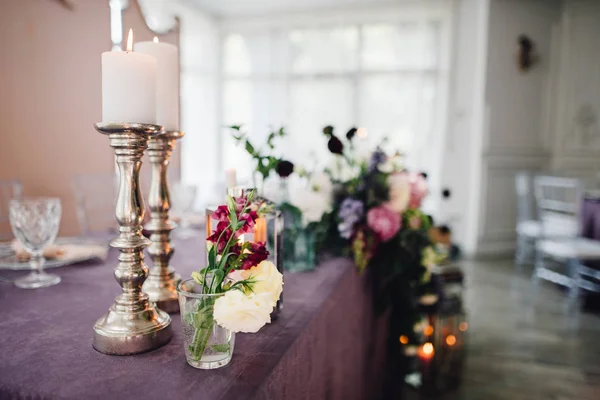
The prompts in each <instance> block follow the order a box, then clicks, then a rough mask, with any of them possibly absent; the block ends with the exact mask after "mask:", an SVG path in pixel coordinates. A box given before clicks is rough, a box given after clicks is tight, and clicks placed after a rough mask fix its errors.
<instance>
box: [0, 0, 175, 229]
mask: <svg viewBox="0 0 600 400" xmlns="http://www.w3.org/2000/svg"><path fill="white" fill-rule="evenodd" d="M73 4H74V5H75V9H74V10H73V11H70V10H68V9H66V8H65V7H63V6H62V5H61V4H59V2H57V1H51V0H0V48H1V49H2V56H1V58H0V179H6V178H19V179H21V181H22V183H23V185H24V191H25V195H27V196H58V197H60V198H61V199H62V200H63V220H62V224H61V234H63V235H72V234H77V233H78V232H79V225H78V222H77V219H76V214H75V208H74V207H75V205H74V196H73V193H72V189H71V180H72V178H73V177H74V176H75V175H76V174H85V173H97V172H110V171H112V170H113V161H112V151H111V149H110V147H109V146H108V140H107V139H106V138H105V137H103V136H102V135H100V134H98V133H96V131H95V130H94V128H93V123H94V122H97V121H99V120H100V118H101V64H100V54H101V53H102V52H103V51H107V50H109V49H110V48H111V43H110V21H109V7H108V0H86V1H76V2H73ZM123 25H124V29H125V30H126V31H127V30H129V28H130V27H131V28H133V29H134V32H135V33H136V35H135V37H136V40H143V39H151V38H152V36H153V35H152V34H151V32H150V31H149V30H148V29H147V27H146V25H145V24H144V22H143V18H142V17H141V15H140V13H139V9H138V7H137V4H136V2H135V1H132V2H131V6H130V7H129V9H128V10H127V11H126V12H125V15H124V23H123ZM163 39H164V40H165V41H168V42H176V41H177V39H178V35H176V34H174V33H173V34H169V35H167V37H166V38H163Z"/></svg>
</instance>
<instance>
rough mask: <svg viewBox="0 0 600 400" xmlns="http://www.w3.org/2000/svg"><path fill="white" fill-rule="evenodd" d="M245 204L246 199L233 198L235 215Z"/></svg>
mask: <svg viewBox="0 0 600 400" xmlns="http://www.w3.org/2000/svg"><path fill="white" fill-rule="evenodd" d="M247 202H248V198H247V197H236V198H235V209H236V210H235V211H236V212H237V213H241V212H242V210H243V209H244V206H245V205H246V203H247Z"/></svg>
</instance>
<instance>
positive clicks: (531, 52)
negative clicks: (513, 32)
mask: <svg viewBox="0 0 600 400" xmlns="http://www.w3.org/2000/svg"><path fill="white" fill-rule="evenodd" d="M517 43H518V45H519V50H518V53H517V66H518V67H519V70H520V71H521V72H527V71H529V70H530V69H531V67H533V66H534V65H535V64H537V62H538V60H539V57H538V56H537V54H536V50H535V43H534V42H533V40H531V38H529V37H528V36H527V35H520V36H519V38H518V39H517Z"/></svg>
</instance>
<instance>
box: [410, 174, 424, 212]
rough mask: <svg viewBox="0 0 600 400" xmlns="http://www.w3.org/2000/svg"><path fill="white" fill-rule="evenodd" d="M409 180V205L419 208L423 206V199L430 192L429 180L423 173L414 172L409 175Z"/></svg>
mask: <svg viewBox="0 0 600 400" xmlns="http://www.w3.org/2000/svg"><path fill="white" fill-rule="evenodd" d="M409 182H410V201H409V202H408V207H410V208H419V207H421V203H422V202H423V199H424V198H425V196H427V194H428V193H429V189H428V188H427V181H426V180H425V178H424V177H423V175H421V174H419V173H415V172H412V173H410V175H409Z"/></svg>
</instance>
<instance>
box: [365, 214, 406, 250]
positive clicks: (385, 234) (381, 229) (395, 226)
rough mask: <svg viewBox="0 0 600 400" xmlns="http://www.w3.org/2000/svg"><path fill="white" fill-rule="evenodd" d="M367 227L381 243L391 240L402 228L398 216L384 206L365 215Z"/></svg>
mask: <svg viewBox="0 0 600 400" xmlns="http://www.w3.org/2000/svg"><path fill="white" fill-rule="evenodd" d="M367 225H368V226H369V228H371V229H372V230H373V232H375V233H376V234H377V236H379V239H381V241H383V242H387V241H388V240H390V239H392V238H393V237H394V236H396V234H397V233H398V231H399V230H400V227H401V226H402V221H401V219H400V214H398V213H397V212H395V211H393V210H391V209H390V208H388V207H386V206H379V207H374V208H371V209H370V210H369V212H368V213H367Z"/></svg>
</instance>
